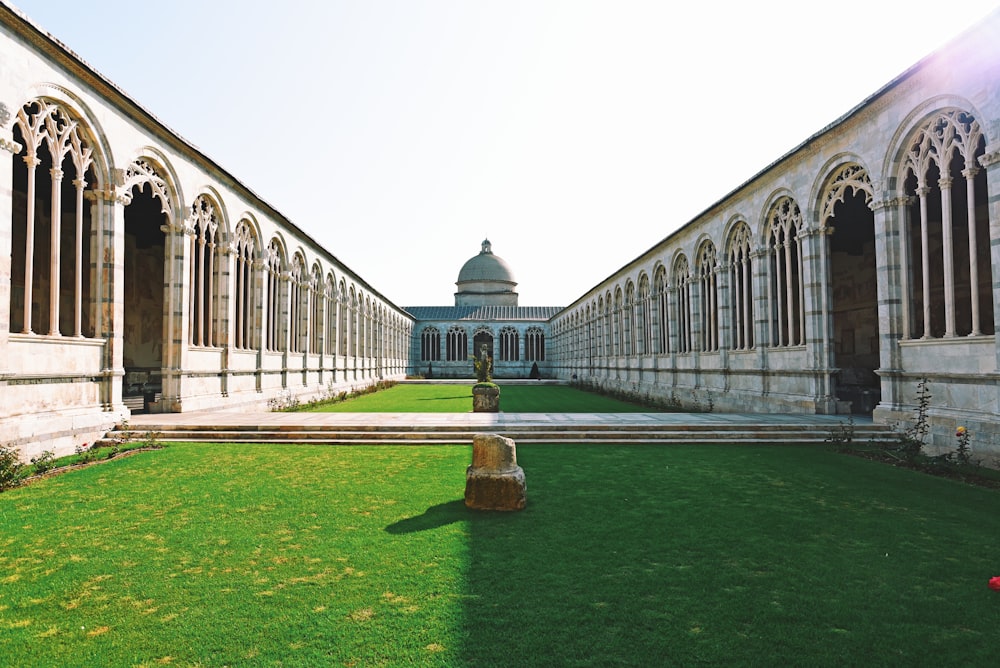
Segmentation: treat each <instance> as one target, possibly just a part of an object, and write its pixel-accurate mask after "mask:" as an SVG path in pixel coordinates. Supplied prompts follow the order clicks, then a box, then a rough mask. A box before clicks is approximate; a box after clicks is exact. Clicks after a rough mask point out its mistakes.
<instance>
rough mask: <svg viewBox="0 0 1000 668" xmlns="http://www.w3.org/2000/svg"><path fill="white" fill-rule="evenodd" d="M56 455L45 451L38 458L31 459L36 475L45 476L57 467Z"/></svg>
mask: <svg viewBox="0 0 1000 668" xmlns="http://www.w3.org/2000/svg"><path fill="white" fill-rule="evenodd" d="M55 460H56V453H54V452H52V451H51V450H45V451H43V452H42V454H40V455H38V456H37V457H32V458H31V465H32V466H34V467H35V475H44V474H46V473H48V472H49V471H51V470H52V467H54V466H55Z"/></svg>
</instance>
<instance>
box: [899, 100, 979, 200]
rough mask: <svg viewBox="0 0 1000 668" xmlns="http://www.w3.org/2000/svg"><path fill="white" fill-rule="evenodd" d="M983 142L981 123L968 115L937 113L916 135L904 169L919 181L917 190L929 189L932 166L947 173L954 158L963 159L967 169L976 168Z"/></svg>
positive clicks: (953, 112)
mask: <svg viewBox="0 0 1000 668" xmlns="http://www.w3.org/2000/svg"><path fill="white" fill-rule="evenodd" d="M982 138H983V132H982V128H980V126H979V122H978V121H977V120H976V119H975V118H974V117H973V116H972V114H969V113H968V112H965V111H962V110H960V109H950V110H948V111H942V112H938V113H937V114H935V115H934V116H932V117H931V118H930V119H929V120H928V121H927V123H925V124H924V126H923V127H922V128H921V129H920V130H919V131H918V132H917V135H916V137H915V138H914V139H913V141H912V142H911V144H910V148H909V150H908V152H907V155H906V161H905V163H904V165H903V167H904V171H905V170H910V171H912V172H913V174H914V175H915V176H916V177H917V184H918V186H926V185H928V184H927V183H926V178H927V172H928V170H929V169H930V168H931V165H937V166H938V167H939V168H940V169H941V170H942V171H946V170H947V166H948V165H950V164H951V161H952V159H953V158H955V157H956V156H957V157H960V158H962V162H963V163H964V164H965V165H966V166H974V165H975V162H976V161H975V153H976V150H977V149H978V148H979V142H980V140H981V139H982Z"/></svg>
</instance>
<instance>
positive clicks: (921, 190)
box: [916, 185, 931, 197]
mask: <svg viewBox="0 0 1000 668" xmlns="http://www.w3.org/2000/svg"><path fill="white" fill-rule="evenodd" d="M930 191H931V188H930V186H923V185H922V186H918V187H917V190H916V193H917V197H927V194H928V193H930Z"/></svg>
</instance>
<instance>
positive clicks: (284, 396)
mask: <svg viewBox="0 0 1000 668" xmlns="http://www.w3.org/2000/svg"><path fill="white" fill-rule="evenodd" d="M299 403H301V402H300V401H299V398H298V397H297V396H295V395H293V394H292V391H291V390H284V391H283V392H279V393H278V394H276V395H275V396H273V397H271V398H270V399H268V400H267V407H268V409H270V410H272V411H293V410H295V409H297V408H298V407H299Z"/></svg>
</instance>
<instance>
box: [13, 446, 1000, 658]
mask: <svg viewBox="0 0 1000 668" xmlns="http://www.w3.org/2000/svg"><path fill="white" fill-rule="evenodd" d="M469 458H470V448H469V447H467V446H426V447H413V446H410V447H393V446H379V447H325V446H293V445H246V444H240V445H237V444H231V445H197V444H174V445H171V446H169V447H168V448H166V449H164V450H160V451H155V452H147V453H141V454H137V455H134V456H131V457H126V458H120V459H115V460H112V461H110V462H107V463H103V464H100V465H98V466H93V467H90V468H87V469H82V470H78V471H74V472H71V473H66V474H63V475H58V476H55V477H50V478H47V479H45V480H42V481H39V482H36V483H34V484H31V485H29V486H27V487H23V488H19V489H15V490H12V491H9V492H4V493H2V494H0V631H2V632H0V665H4V666H29V665H30V666H136V665H140V666H155V665H162V664H173V665H183V666H191V665H202V666H223V665H228V666H275V665H282V666H326V665H335V666H343V665H356V666H371V665H388V666H409V665H425V666H465V665H469V666H567V665H570V666H613V665H634V666H651V665H684V666H689V665H696V664H699V665H734V664H735V665H761V666H778V665H800V666H806V665H808V666H845V665H856V666H860V665H864V666H883V665H884V666H900V665H905V666H942V665H954V666H958V665H963V666H985V665H994V664H995V663H996V660H997V658H998V656H1000V650H998V649H997V643H996V628H997V623H998V621H1000V593H998V592H994V591H991V590H990V589H988V588H987V586H986V583H987V580H988V579H989V577H991V576H993V575H998V574H1000V556H998V555H1000V531H998V526H997V524H998V520H997V518H998V517H1000V494H998V493H997V492H995V491H990V490H985V489H981V488H976V487H970V486H964V485H961V484H959V483H955V482H952V481H949V480H944V479H939V478H935V477H930V476H926V475H922V474H919V473H915V472H912V471H907V470H901V469H895V468H891V467H887V466H884V465H881V464H876V463H873V462H869V461H866V460H862V459H858V458H854V457H849V456H845V455H839V454H836V453H833V452H831V451H829V450H828V449H825V448H821V447H794V446H773V447H759V446H742V447H741V446H700V447H699V446H669V447H656V446H649V445H643V446H633V447H607V446H586V445H577V446H542V445H523V446H520V447H519V448H518V460H519V463H520V464H521V465H522V466H523V467H524V470H525V473H526V476H527V481H528V507H527V509H526V510H524V511H522V512H519V513H512V514H500V513H476V512H472V511H469V510H467V509H466V508H465V507H464V505H463V503H462V494H463V489H464V470H465V467H466V466H467V465H468V463H469Z"/></svg>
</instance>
